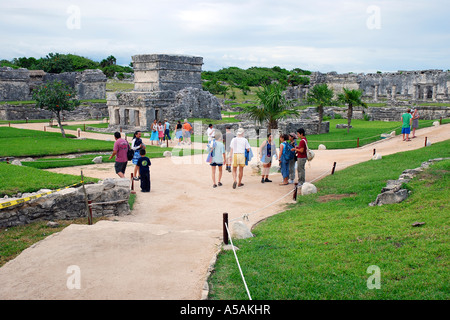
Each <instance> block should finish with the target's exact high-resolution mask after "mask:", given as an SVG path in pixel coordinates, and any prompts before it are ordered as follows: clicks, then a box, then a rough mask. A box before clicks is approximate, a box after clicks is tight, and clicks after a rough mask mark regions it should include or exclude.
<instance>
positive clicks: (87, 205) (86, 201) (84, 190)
mask: <svg viewBox="0 0 450 320" xmlns="http://www.w3.org/2000/svg"><path fill="white" fill-rule="evenodd" d="M81 186H82V187H83V193H84V201H85V203H86V214H87V216H88V224H89V212H90V206H89V201H88V197H87V193H86V188H85V187H84V177H83V170H81Z"/></svg>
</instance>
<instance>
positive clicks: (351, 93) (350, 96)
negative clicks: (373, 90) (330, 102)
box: [338, 88, 367, 133]
mask: <svg viewBox="0 0 450 320" xmlns="http://www.w3.org/2000/svg"><path fill="white" fill-rule="evenodd" d="M361 96H362V91H361V90H355V89H352V90H350V89H347V88H344V92H343V93H340V94H339V95H338V100H339V101H340V102H342V103H344V104H346V105H348V110H347V123H348V126H347V133H349V132H350V124H351V122H352V116H353V107H357V106H362V107H364V108H367V105H366V104H365V103H364V102H362V100H361Z"/></svg>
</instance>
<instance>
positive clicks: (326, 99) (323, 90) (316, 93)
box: [307, 83, 335, 134]
mask: <svg viewBox="0 0 450 320" xmlns="http://www.w3.org/2000/svg"><path fill="white" fill-rule="evenodd" d="M333 96H334V93H333V90H332V89H330V88H328V85H327V84H326V83H322V84H316V85H315V86H314V87H313V88H312V89H311V91H309V92H308V95H307V101H308V103H311V104H315V105H317V112H318V113H319V125H318V128H317V134H320V127H321V125H322V120H323V107H325V106H330V105H334V104H335V102H334V101H333Z"/></svg>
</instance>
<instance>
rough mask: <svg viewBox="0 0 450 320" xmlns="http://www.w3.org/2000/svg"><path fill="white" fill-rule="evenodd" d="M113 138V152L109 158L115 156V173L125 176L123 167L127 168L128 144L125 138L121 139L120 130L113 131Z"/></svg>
mask: <svg viewBox="0 0 450 320" xmlns="http://www.w3.org/2000/svg"><path fill="white" fill-rule="evenodd" d="M114 139H116V141H115V142H114V148H113V153H112V155H111V156H110V157H109V159H110V160H111V159H112V158H113V157H114V156H115V157H116V162H115V164H114V169H115V170H116V174H117V175H118V176H119V177H121V178H125V169H126V168H127V162H128V158H127V152H128V148H129V147H130V145H129V144H128V142H127V141H125V139H122V136H121V135H120V132H117V131H116V132H114Z"/></svg>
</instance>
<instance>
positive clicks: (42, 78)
mask: <svg viewBox="0 0 450 320" xmlns="http://www.w3.org/2000/svg"><path fill="white" fill-rule="evenodd" d="M54 80H57V81H64V82H65V83H67V84H68V85H70V86H71V87H72V88H74V89H75V91H76V92H77V96H76V98H77V99H79V100H91V99H105V96H106V76H105V75H104V73H103V72H102V71H101V70H84V71H83V72H65V73H60V74H52V73H46V72H44V71H42V70H27V69H23V68H21V69H12V68H9V67H2V68H0V101H23V100H32V95H33V89H34V88H36V87H37V86H39V85H41V84H43V83H45V82H48V81H54Z"/></svg>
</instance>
